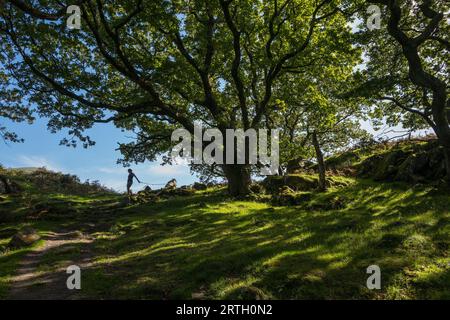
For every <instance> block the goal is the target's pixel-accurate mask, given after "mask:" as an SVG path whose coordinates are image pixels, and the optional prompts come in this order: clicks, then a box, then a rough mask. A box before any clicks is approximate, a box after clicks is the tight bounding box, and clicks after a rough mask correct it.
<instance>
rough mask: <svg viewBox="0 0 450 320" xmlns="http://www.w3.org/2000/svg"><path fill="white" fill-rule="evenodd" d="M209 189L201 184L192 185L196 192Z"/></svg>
mask: <svg viewBox="0 0 450 320" xmlns="http://www.w3.org/2000/svg"><path fill="white" fill-rule="evenodd" d="M207 188H208V186H207V185H206V184H204V183H201V182H195V183H194V184H193V185H192V189H194V190H206V189H207Z"/></svg>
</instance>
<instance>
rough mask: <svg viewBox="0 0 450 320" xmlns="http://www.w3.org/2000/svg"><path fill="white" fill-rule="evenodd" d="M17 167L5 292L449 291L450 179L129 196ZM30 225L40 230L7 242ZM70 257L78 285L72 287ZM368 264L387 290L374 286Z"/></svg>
mask: <svg viewBox="0 0 450 320" xmlns="http://www.w3.org/2000/svg"><path fill="white" fill-rule="evenodd" d="M16 178H17V181H20V184H21V186H22V188H23V191H22V192H21V193H18V194H16V195H2V196H1V200H0V219H2V220H1V221H0V252H1V253H0V296H1V297H2V298H21V297H27V298H36V297H40V298H45V297H48V298H57V297H61V298H68V299H72V298H103V299H105V298H119V299H129V298H139V299H142V298H143V299H179V298H181V299H225V298H228V299H260V298H263V299H280V298H282V299H450V256H449V248H450V223H449V222H450V197H449V190H448V189H447V188H446V187H440V186H436V185H428V184H420V185H410V184H406V183H402V182H394V183H381V182H374V181H373V180H370V179H362V178H355V177H354V178H348V177H347V178H345V183H338V184H334V185H332V187H331V188H330V189H329V190H328V191H327V192H325V193H317V192H315V191H314V190H305V191H299V193H307V194H308V196H307V197H303V198H302V201H300V202H299V203H298V204H297V205H291V206H275V205H273V204H272V203H273V202H271V201H269V200H270V197H271V196H270V195H265V196H261V197H258V199H257V201H255V200H251V199H248V200H245V201H237V200H234V199H230V198H229V197H228V196H226V194H225V192H224V189H223V188H210V189H208V190H206V191H197V192H195V193H194V194H193V195H187V196H184V197H172V198H169V199H161V200H159V201H157V202H156V203H146V204H133V205H125V203H126V202H124V201H123V200H124V196H122V195H118V194H114V193H108V192H104V191H95V192H93V191H92V190H91V191H89V192H85V191H83V192H80V193H75V192H74V193H72V192H73V191H74V190H70V191H67V190H66V191H65V190H62V191H60V192H56V190H53V191H52V190H48V191H45V189H44V192H43V191H42V190H40V189H39V188H37V187H36V185H34V184H33V183H28V182H27V180H26V179H25V177H21V176H17V177H16ZM21 179H22V180H21ZM340 179H344V178H340ZM338 180H339V179H338ZM266 200H267V201H266ZM336 203H337V204H338V205H335V204H336ZM24 226H29V227H32V228H34V229H36V230H37V231H38V233H39V234H40V235H41V236H42V238H43V240H41V241H39V242H37V243H35V244H34V246H32V247H28V248H22V249H10V248H8V242H9V241H10V239H11V236H12V235H13V234H14V233H15V232H16V231H17V230H18V229H20V228H22V227H24ZM46 243H47V244H46ZM31 257H34V258H33V259H34V260H32V261H31V262H32V263H31V265H32V266H33V267H32V268H31V269H32V270H31V271H30V270H28V271H27V272H28V274H26V273H25V274H24V273H23V272H22V271H21V270H23V268H21V266H22V265H23V263H24V261H25V262H27V263H30V261H29V259H31ZM36 259H37V260H36ZM71 264H77V265H79V266H81V270H82V290H79V291H76V292H71V293H70V294H68V293H67V289H66V288H65V287H64V286H65V281H66V277H67V275H66V273H65V268H67V266H68V265H71ZM370 265H378V266H379V267H380V269H381V279H382V287H381V290H376V289H375V290H369V289H368V288H367V287H366V281H367V278H368V277H369V276H370V275H369V274H367V267H368V266H370ZM21 288H22V289H21ZM23 288H26V290H24V289H23Z"/></svg>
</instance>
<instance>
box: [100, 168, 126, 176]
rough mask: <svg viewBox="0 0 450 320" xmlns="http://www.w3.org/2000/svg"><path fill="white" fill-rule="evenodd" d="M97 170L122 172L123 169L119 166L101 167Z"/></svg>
mask: <svg viewBox="0 0 450 320" xmlns="http://www.w3.org/2000/svg"><path fill="white" fill-rule="evenodd" d="M98 171H100V172H103V173H108V174H122V175H123V174H124V169H123V168H121V167H101V168H98Z"/></svg>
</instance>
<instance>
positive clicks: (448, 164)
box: [444, 146, 450, 186]
mask: <svg viewBox="0 0 450 320" xmlns="http://www.w3.org/2000/svg"><path fill="white" fill-rule="evenodd" d="M444 163H445V170H446V176H445V180H446V181H447V184H448V185H449V186H450V148H448V147H446V146H444Z"/></svg>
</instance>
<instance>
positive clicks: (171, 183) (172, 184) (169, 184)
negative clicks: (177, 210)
mask: <svg viewBox="0 0 450 320" xmlns="http://www.w3.org/2000/svg"><path fill="white" fill-rule="evenodd" d="M176 187H177V180H176V179H172V180H170V181H169V182H167V183H166V185H165V187H164V189H175V188H176Z"/></svg>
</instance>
